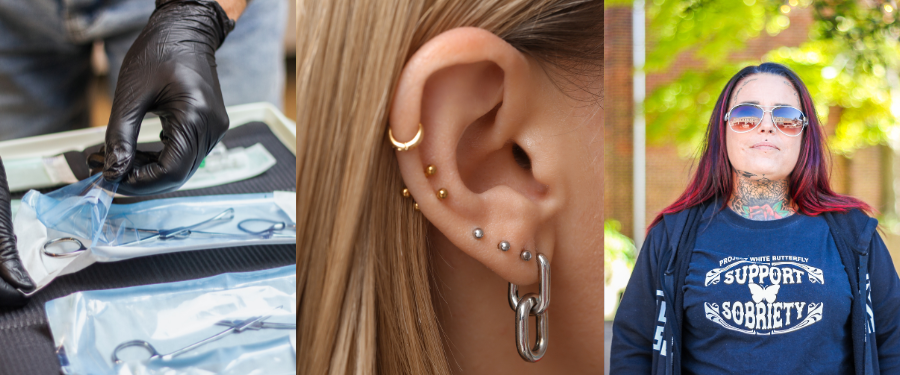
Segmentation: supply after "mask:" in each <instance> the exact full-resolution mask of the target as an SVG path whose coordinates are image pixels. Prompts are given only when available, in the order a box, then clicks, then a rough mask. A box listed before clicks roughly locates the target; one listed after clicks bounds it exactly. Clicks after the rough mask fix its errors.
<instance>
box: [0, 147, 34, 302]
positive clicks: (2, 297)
mask: <svg viewBox="0 0 900 375" xmlns="http://www.w3.org/2000/svg"><path fill="white" fill-rule="evenodd" d="M9 202H10V195H9V184H8V183H7V182H6V169H5V168H4V167H3V160H0V306H21V305H23V304H25V302H27V299H26V298H25V297H24V296H23V295H22V294H21V293H19V292H18V291H17V290H16V288H19V289H22V290H24V291H32V290H34V281H31V277H29V276H28V272H26V271H25V267H24V266H22V261H21V260H20V259H19V251H18V250H17V249H16V235H15V232H13V226H12V208H11V207H10V203H9Z"/></svg>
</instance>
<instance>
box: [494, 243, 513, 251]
mask: <svg viewBox="0 0 900 375" xmlns="http://www.w3.org/2000/svg"><path fill="white" fill-rule="evenodd" d="M497 247H498V248H500V250H503V251H507V250H509V248H510V246H509V241H500V244H499V245H497Z"/></svg>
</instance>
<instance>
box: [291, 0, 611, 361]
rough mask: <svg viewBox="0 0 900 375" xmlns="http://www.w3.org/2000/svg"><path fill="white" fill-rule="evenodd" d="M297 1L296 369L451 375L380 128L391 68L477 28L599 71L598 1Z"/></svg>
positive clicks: (557, 68)
mask: <svg viewBox="0 0 900 375" xmlns="http://www.w3.org/2000/svg"><path fill="white" fill-rule="evenodd" d="M297 11H298V19H297V25H298V27H297V33H298V45H297V57H298V58H297V150H298V153H297V168H298V170H297V224H298V226H297V228H298V233H297V298H298V309H297V311H298V314H299V316H298V327H297V333H298V338H297V344H298V347H297V363H298V372H299V373H303V374H325V373H329V374H349V373H352V374H371V373H381V374H448V373H450V367H449V362H448V359H447V356H446V354H445V351H444V347H443V342H442V339H441V331H440V327H439V325H438V321H437V319H436V315H435V311H434V306H433V304H432V288H431V281H432V280H431V276H430V275H431V272H430V261H431V259H430V255H429V251H428V245H427V243H426V233H427V223H426V221H425V219H424V218H423V217H422V215H421V214H419V213H418V212H415V211H414V210H413V207H412V204H413V202H412V201H411V200H409V199H403V198H401V196H400V190H401V189H402V187H403V186H402V185H403V182H402V179H401V176H400V172H399V168H398V165H397V161H396V158H395V155H394V151H393V150H392V149H391V148H390V144H389V143H388V142H387V140H386V138H387V137H386V135H385V133H386V130H387V128H388V109H389V107H390V101H391V98H392V97H393V91H394V88H395V85H396V83H397V80H398V78H399V75H400V72H401V70H402V68H403V66H404V64H405V63H406V61H407V60H408V59H409V57H410V56H411V55H412V54H413V53H414V52H415V51H416V50H417V49H418V48H419V47H420V46H422V45H423V44H424V43H425V42H426V41H428V40H429V39H431V38H433V37H435V36H436V35H438V34H440V33H442V32H444V31H447V30H449V29H452V28H456V27H462V26H474V27H480V28H483V29H485V30H488V31H490V32H492V33H494V34H496V35H498V36H500V37H501V38H503V39H504V40H506V41H507V42H509V43H510V44H511V45H513V46H514V47H516V48H518V49H519V50H520V51H522V52H524V53H527V54H529V55H530V56H532V57H534V58H535V59H536V60H538V61H539V62H541V63H542V65H543V66H545V68H546V69H549V70H551V71H553V72H560V73H564V74H554V75H553V76H555V77H560V78H564V79H568V80H569V81H570V82H573V83H577V82H579V81H580V80H578V79H577V76H579V75H595V76H596V75H597V74H600V75H601V76H602V63H603V47H602V41H603V1H596V0H540V1H535V0H329V1H315V2H314V1H301V3H300V4H299V6H298V10H297ZM510 345H512V342H510Z"/></svg>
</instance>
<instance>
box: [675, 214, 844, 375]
mask: <svg viewBox="0 0 900 375" xmlns="http://www.w3.org/2000/svg"><path fill="white" fill-rule="evenodd" d="M699 230H700V232H699V234H698V236H697V242H696V245H695V248H694V253H693V255H692V257H691V262H690V266H689V270H688V275H687V279H686V280H685V286H684V310H685V315H684V316H685V322H684V328H683V332H684V336H683V341H682V342H683V347H684V356H683V357H682V369H683V370H684V371H685V373H688V374H691V373H697V374H724V373H741V374H769V373H786V374H792V373H796V374H825V373H828V374H849V373H853V362H852V359H853V348H852V342H851V336H850V319H849V318H850V304H851V299H852V295H851V293H850V283H849V281H848V279H847V277H848V276H847V272H846V271H845V270H844V266H843V265H842V264H841V259H840V255H839V254H838V251H837V248H836V247H835V244H834V239H833V238H832V237H831V232H830V231H829V229H828V224H827V223H826V222H825V220H824V219H823V218H821V217H811V216H805V215H802V214H794V215H791V216H789V217H787V218H784V219H780V220H773V221H752V220H749V219H746V218H743V217H741V216H739V215H738V214H736V213H734V212H733V211H731V210H729V209H724V210H722V211H721V212H719V213H718V214H716V215H713V217H712V218H711V219H709V221H706V222H701V223H700V227H699Z"/></svg>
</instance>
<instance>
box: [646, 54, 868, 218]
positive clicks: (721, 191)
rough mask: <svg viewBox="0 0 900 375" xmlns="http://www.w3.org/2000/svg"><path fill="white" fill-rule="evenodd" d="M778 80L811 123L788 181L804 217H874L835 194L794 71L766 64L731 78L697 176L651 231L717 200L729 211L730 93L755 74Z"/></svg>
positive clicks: (815, 121)
mask: <svg viewBox="0 0 900 375" xmlns="http://www.w3.org/2000/svg"><path fill="white" fill-rule="evenodd" d="M761 73H768V74H775V75H778V76H781V77H784V78H786V79H788V80H790V82H791V83H792V84H793V86H794V89H796V90H797V93H799V94H800V105H801V107H802V108H800V110H801V111H803V113H805V114H807V117H809V124H808V125H807V126H806V129H804V131H803V135H802V137H803V139H802V140H801V146H800V157H799V158H798V159H797V165H795V166H794V170H793V171H791V174H790V175H789V176H788V186H789V189H790V190H789V193H790V196H791V200H793V201H794V203H796V204H797V206H798V208H799V210H800V212H802V213H804V214H806V215H809V216H816V215H818V214H820V213H823V212H829V211H838V212H846V211H848V210H850V209H853V208H858V209H860V210H863V211H866V212H869V213H871V212H872V208H871V207H870V206H869V205H868V204H866V203H865V202H863V201H861V200H859V199H856V198H853V197H850V196H846V195H841V194H838V193H835V192H834V190H831V184H830V182H829V176H828V174H829V173H828V166H827V165H826V160H825V157H826V153H827V148H826V146H825V135H824V134H823V132H822V127H821V126H820V124H819V118H818V116H817V115H816V108H815V107H814V106H813V103H812V97H810V95H809V91H807V89H806V85H804V84H803V81H801V80H800V77H798V76H797V74H795V73H794V72H793V71H791V70H790V69H788V68H787V67H786V66H784V65H781V64H776V63H764V64H760V65H758V66H748V67H746V68H744V69H741V71H740V72H738V73H737V74H735V75H734V77H731V80H729V81H728V84H726V85H725V89H724V90H722V93H721V94H720V95H719V99H718V100H716V107H715V109H713V113H712V117H710V119H709V126H708V127H707V128H706V145H705V147H704V148H703V155H702V156H701V157H700V163H699V164H698V166H697V170H696V172H695V173H694V177H693V178H692V179H691V182H690V184H688V186H687V189H685V190H684V192H683V193H681V196H680V197H678V199H677V200H675V203H672V204H671V205H669V206H668V207H666V208H665V209H663V210H662V212H660V213H659V215H657V216H656V218H655V219H653V222H652V223H651V224H650V226H649V227H648V229H647V230H648V231H649V228H652V227H653V226H654V225H656V223H658V222H660V220H662V218H663V215H666V214H672V213H676V212H680V211H683V210H686V209H688V208H691V207H693V206H696V205H699V204H701V203H703V202H706V201H708V200H710V199H713V198H722V207H721V209H724V208H725V205H726V204H727V202H728V200H729V199H730V198H731V193H732V190H733V188H734V168H732V166H731V162H730V161H729V160H728V152H727V150H726V148H725V131H726V129H727V128H726V124H725V121H724V117H725V113H726V112H727V111H728V108H727V107H726V106H727V105H728V102H729V99H730V98H731V93H732V92H733V91H734V88H735V86H736V85H737V83H738V82H739V81H740V80H742V79H744V78H746V77H749V76H751V75H754V74H761Z"/></svg>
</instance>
